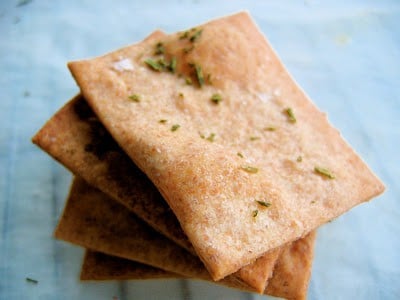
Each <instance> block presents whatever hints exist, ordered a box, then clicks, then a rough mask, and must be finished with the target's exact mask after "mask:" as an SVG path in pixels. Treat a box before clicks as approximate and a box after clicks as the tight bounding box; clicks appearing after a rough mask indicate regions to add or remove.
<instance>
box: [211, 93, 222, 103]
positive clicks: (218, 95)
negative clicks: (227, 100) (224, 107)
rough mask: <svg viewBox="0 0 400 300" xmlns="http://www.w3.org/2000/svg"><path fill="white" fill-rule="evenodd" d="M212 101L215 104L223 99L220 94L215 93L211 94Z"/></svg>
mask: <svg viewBox="0 0 400 300" xmlns="http://www.w3.org/2000/svg"><path fill="white" fill-rule="evenodd" d="M211 101H212V102H213V103H215V104H219V103H220V102H221V101H222V97H221V95H220V94H214V95H212V96H211Z"/></svg>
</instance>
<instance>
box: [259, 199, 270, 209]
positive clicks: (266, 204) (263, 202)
mask: <svg viewBox="0 0 400 300" xmlns="http://www.w3.org/2000/svg"><path fill="white" fill-rule="evenodd" d="M256 202H257V203H258V204H260V205H261V206H264V207H270V206H271V203H269V202H265V201H259V200H257V201H256Z"/></svg>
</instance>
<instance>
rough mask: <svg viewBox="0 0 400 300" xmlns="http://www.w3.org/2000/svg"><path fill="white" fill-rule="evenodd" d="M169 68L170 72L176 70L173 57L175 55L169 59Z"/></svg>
mask: <svg viewBox="0 0 400 300" xmlns="http://www.w3.org/2000/svg"><path fill="white" fill-rule="evenodd" d="M169 70H170V71H171V72H172V73H175V71H176V57H175V56H174V57H172V59H171V61H170V63H169Z"/></svg>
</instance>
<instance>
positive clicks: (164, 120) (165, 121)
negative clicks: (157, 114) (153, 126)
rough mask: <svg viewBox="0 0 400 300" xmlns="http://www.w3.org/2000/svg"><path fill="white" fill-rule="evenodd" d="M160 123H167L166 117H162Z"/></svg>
mask: <svg viewBox="0 0 400 300" xmlns="http://www.w3.org/2000/svg"><path fill="white" fill-rule="evenodd" d="M158 123H162V124H164V123H167V120H166V119H161V120H159V121H158Z"/></svg>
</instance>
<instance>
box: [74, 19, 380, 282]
mask: <svg viewBox="0 0 400 300" xmlns="http://www.w3.org/2000/svg"><path fill="white" fill-rule="evenodd" d="M158 43H162V45H163V48H164V51H163V54H162V55H158V56H157V55H155V51H156V49H157V44H158ZM160 58H162V59H164V61H162V60H161V61H159V59H160ZM174 60H176V62H177V63H176V66H175V64H174V63H173V62H174ZM146 61H147V62H146ZM121 62H124V65H125V66H126V67H125V68H123V69H121V68H118V66H119V65H120V64H121ZM171 65H174V66H173V67H171ZM163 66H166V67H163ZM69 68H70V70H71V72H72V74H73V76H74V78H75V80H76V82H77V83H78V85H79V87H80V88H81V91H82V93H83V95H84V97H85V99H86V100H87V101H88V102H89V104H90V106H91V107H92V108H93V110H94V112H95V113H96V115H97V116H98V117H99V119H100V120H101V122H102V123H103V124H104V125H105V127H106V128H107V130H108V131H109V132H110V133H111V135H112V136H113V137H114V139H115V140H116V141H117V142H118V144H120V145H121V147H123V148H124V150H125V152H126V153H127V154H128V155H129V156H130V157H131V158H132V159H133V161H134V162H135V164H136V165H137V166H138V167H139V168H140V169H141V170H143V171H144V172H145V173H146V175H147V176H148V177H149V178H150V180H151V181H152V182H153V183H154V184H155V186H156V187H157V189H158V190H159V191H160V192H161V194H162V195H163V196H164V199H165V200H166V201H167V202H168V204H169V206H170V207H171V208H172V210H173V211H174V213H175V215H176V216H177V218H178V220H179V222H180V224H181V226H182V228H183V230H184V232H185V233H186V235H187V236H188V238H189V240H190V241H191V243H192V245H193V246H194V248H195V250H196V253H197V254H198V255H199V257H200V258H201V260H202V261H203V262H204V264H205V266H206V267H207V269H208V270H209V272H210V273H211V275H212V277H213V278H214V279H215V280H218V279H220V278H223V277H225V276H226V275H228V274H231V273H232V272H234V271H236V270H238V269H239V268H241V267H242V266H244V265H246V264H248V263H250V262H252V261H254V260H255V259H256V258H258V257H260V256H261V255H262V254H263V253H265V252H267V251H269V250H270V249H273V248H276V247H278V246H281V245H283V244H285V243H288V242H290V241H293V240H295V239H298V238H299V237H302V236H304V235H305V234H306V233H308V232H310V231H311V230H313V229H315V228H316V227H318V226H319V225H321V224H324V223H325V222H327V221H329V220H331V219H333V218H335V217H337V216H339V215H341V214H342V213H344V212H346V211H347V210H349V209H350V208H352V207H353V206H355V205H357V204H359V203H361V202H364V201H367V200H369V199H371V198H372V197H374V196H376V195H378V194H380V193H382V191H383V190H384V186H383V184H382V183H381V182H380V181H379V179H378V178H377V177H376V176H375V175H374V174H373V173H372V172H371V170H370V169H369V168H368V166H367V165H366V164H365V163H364V162H363V161H362V160H361V159H360V157H359V156H358V155H357V154H356V153H355V152H354V151H353V149H352V148H351V147H350V146H349V145H348V144H347V143H346V142H345V140H344V139H343V138H342V137H341V136H340V134H339V132H338V131H337V130H336V129H334V128H333V127H332V126H331V125H330V124H329V122H328V121H327V118H326V115H325V114H324V113H322V112H320V111H319V110H318V109H317V108H316V107H315V105H314V104H313V103H312V102H311V100H310V99H309V98H308V97H307V96H306V95H305V93H304V92H303V91H302V90H301V89H300V88H299V86H297V84H296V83H295V81H294V80H293V79H292V78H291V77H290V75H289V73H288V72H287V70H286V69H285V68H284V66H283V64H282V63H281V61H280V60H279V58H278V56H277V55H276V54H275V53H274V51H273V50H272V48H271V46H270V45H269V44H268V42H267V41H266V39H265V37H264V36H263V35H262V34H261V32H260V31H259V30H258V28H257V27H256V25H255V24H254V23H253V21H252V20H251V18H250V16H249V15H248V14H247V13H239V14H236V15H233V16H229V17H225V18H221V19H217V20H214V21H211V22H209V23H207V24H204V25H201V26H198V27H197V28H194V29H193V30H189V31H187V32H181V33H176V34H171V35H168V36H166V37H164V38H160V39H159V40H158V41H156V42H152V41H144V42H142V43H140V44H136V45H133V46H129V47H126V48H123V49H120V50H117V51H115V52H112V53H109V54H107V55H105V56H102V57H98V58H94V59H90V60H83V61H76V62H71V63H69ZM155 69H159V70H160V71H156V70H155ZM171 69H172V70H174V71H175V72H169V71H168V70H171ZM185 79H186V81H185ZM188 80H191V82H192V84H191V85H188V84H187V82H188ZM132 99H133V100H132ZM212 99H214V101H212ZM220 100H221V101H220ZM160 120H166V121H162V122H160ZM271 128H272V129H271ZM273 129H276V130H273ZM238 153H240V155H238ZM325 169H327V171H324V170H325ZM330 177H332V178H333V177H334V179H332V178H330ZM257 201H263V202H266V203H268V204H270V207H268V208H265V207H263V206H261V205H260V204H259V202H257ZM256 210H258V212H259V213H258V215H257V217H256V218H254V217H253V215H254V214H255V211H256Z"/></svg>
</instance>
